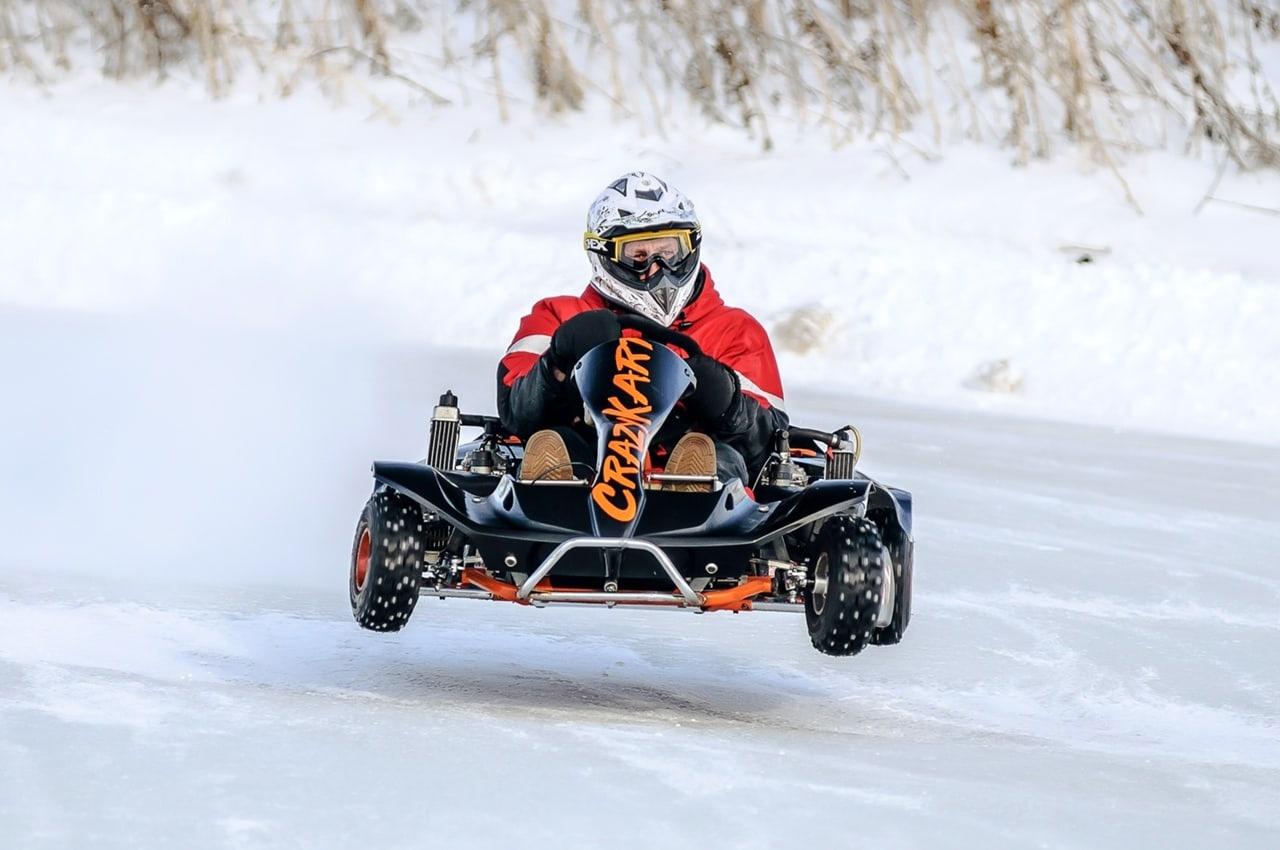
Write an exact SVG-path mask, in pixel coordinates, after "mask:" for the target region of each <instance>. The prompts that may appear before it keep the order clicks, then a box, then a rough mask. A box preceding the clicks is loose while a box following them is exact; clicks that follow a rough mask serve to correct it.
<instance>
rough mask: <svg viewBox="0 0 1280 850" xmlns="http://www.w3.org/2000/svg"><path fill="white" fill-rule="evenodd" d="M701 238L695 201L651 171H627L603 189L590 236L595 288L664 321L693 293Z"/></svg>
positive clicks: (590, 219) (591, 215)
mask: <svg viewBox="0 0 1280 850" xmlns="http://www.w3.org/2000/svg"><path fill="white" fill-rule="evenodd" d="M701 244H702V229H701V226H700V225H699V224H698V214H697V213H696V212H694V209H693V202H692V201H690V200H689V199H688V198H686V197H685V196H684V195H683V194H681V192H680V191H679V190H678V189H675V188H673V187H671V186H668V185H667V184H666V183H664V182H663V181H662V180H660V179H658V178H657V177H655V176H653V175H652V174H646V173H645V172H643V171H633V172H630V173H629V174H624V175H622V176H621V177H619V178H618V179H617V180H615V181H613V182H612V183H610V184H609V186H608V187H607V188H606V189H605V190H604V191H603V192H601V193H600V196H599V197H597V198H596V199H595V201H594V202H593V203H592V204H591V209H590V210H589V211H588V212H587V232H586V233H585V234H584V235H583V239H582V246H583V247H584V248H585V249H586V251H587V258H588V259H590V261H591V270H592V273H593V274H592V277H591V286H592V288H594V289H595V290H596V291H597V292H599V293H600V294H601V295H602V296H604V297H605V298H606V299H607V300H609V301H612V302H613V303H615V304H617V305H619V306H621V307H625V308H627V309H628V310H632V311H634V312H636V313H639V314H640V315H642V316H645V317H647V318H650V319H653V320H654V321H655V322H658V323H660V324H662V325H670V324H671V323H672V322H674V321H675V319H676V316H678V315H680V311H681V310H683V309H684V308H685V305H687V304H688V303H689V302H690V301H692V300H693V296H694V294H695V291H696V290H697V278H698V269H699V267H700V264H699V259H698V257H699V247H700V246H701Z"/></svg>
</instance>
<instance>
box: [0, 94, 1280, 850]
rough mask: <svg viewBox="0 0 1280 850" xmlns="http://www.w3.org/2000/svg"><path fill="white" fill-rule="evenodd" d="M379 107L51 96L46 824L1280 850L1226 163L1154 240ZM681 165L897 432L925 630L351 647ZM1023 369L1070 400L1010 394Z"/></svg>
mask: <svg viewBox="0 0 1280 850" xmlns="http://www.w3.org/2000/svg"><path fill="white" fill-rule="evenodd" d="M366 112H367V110H365V109H363V108H362V107H361V106H360V105H359V104H355V103H351V104H348V105H347V106H345V107H342V108H340V109H337V110H333V109H330V108H329V107H328V106H327V105H323V104H321V103H319V102H317V101H313V100H309V99H308V97H307V96H306V95H305V94H302V95H299V96H298V97H296V98H293V99H291V100H287V101H283V102H270V103H265V104H263V103H258V102H256V100H255V99H253V98H250V97H247V96H244V95H243V94H242V93H241V94H237V95H235V96H233V97H231V98H229V99H228V100H226V101H223V102H217V103H210V102H208V101H206V100H205V99H204V98H203V97H202V96H196V95H194V94H193V93H192V92H191V91H190V89H189V88H183V87H181V86H176V85H174V86H165V87H160V88H156V89H152V88H150V87H144V86H138V87H126V86H106V85H105V84H101V83H97V82H91V81H87V80H81V81H78V82H72V83H68V84H66V85H64V86H62V87H60V88H59V89H58V91H57V93H56V95H54V96H51V97H46V96H44V95H42V94H40V93H38V92H36V91H35V90H32V89H26V88H21V87H14V88H5V87H3V84H0V115H3V116H4V120H3V121H0V192H3V195H4V198H5V203H4V204H3V205H0V256H3V257H4V258H5V274H4V275H3V276H2V277H0V393H2V394H3V395H2V396H0V397H2V398H3V399H4V409H3V415H2V416H0V518H2V519H0V533H2V534H3V539H4V540H5V551H4V554H3V555H0V837H2V838H3V840H0V845H4V846H6V847H7V846H15V847H23V848H25V847H68V848H70V847H83V846H89V845H92V846H95V847H161V846H174V845H180V846H183V847H280V846H299V847H350V846H356V845H359V846H379V847H411V846H412V847H417V846H423V845H433V844H447V845H448V846H450V847H462V848H465V847H498V846H513V845H517V846H522V847H523V846H527V847H544V846H545V847H553V846H554V847H568V848H572V847H596V846H600V844H602V843H604V842H605V841H607V842H608V843H609V844H610V845H613V846H618V847H623V848H626V847H652V846H655V845H661V846H669V847H692V846H707V845H709V844H710V845H715V846H720V845H724V846H737V847H789V846H845V845H851V844H853V843H858V844H863V843H865V844H867V845H869V846H877V847H920V846H946V847H950V846H988V847H1027V846H1047V847H1055V848H1059V847H1068V848H1069V847H1081V848H1084V847H1088V848H1100V847H1134V846H1160V847H1195V846H1204V845H1206V844H1209V843H1212V844H1213V845H1215V846H1229V847H1241V848H1253V847H1257V848H1269V847H1274V846H1276V844H1277V841H1280V808H1278V807H1277V806H1276V800H1277V799H1280V743H1278V742H1280V673H1277V671H1278V670H1280V663H1278V662H1280V657H1278V655H1277V647H1278V646H1280V642H1278V639H1280V572H1278V571H1277V565H1276V553H1277V552H1280V521H1278V518H1280V449H1278V448H1277V447H1276V446H1275V442H1276V437H1275V435H1276V433H1277V428H1276V425H1277V424H1278V423H1280V384H1277V383H1276V382H1274V381H1272V380H1268V376H1269V375H1270V367H1271V365H1272V364H1273V363H1274V362H1276V356H1277V354H1280V351H1277V342H1276V337H1275V334H1274V333H1273V326H1274V324H1275V320H1276V319H1277V317H1280V309H1278V308H1280V303H1278V302H1280V295H1277V292H1280V290H1278V289H1277V270H1280V264H1277V261H1276V260H1275V254H1274V250H1273V248H1272V244H1273V243H1274V236H1275V233H1276V232H1277V231H1276V230H1275V228H1276V226H1277V225H1276V221H1277V220H1276V219H1274V218H1271V217H1268V216H1266V215H1263V214H1259V213H1249V212H1246V211H1244V210H1240V209H1237V208H1232V207H1228V206H1226V205H1223V204H1216V203H1210V204H1207V205H1206V206H1205V207H1204V208H1203V209H1202V210H1201V212H1200V213H1199V215H1195V214H1194V212H1193V210H1194V207H1195V206H1196V204H1197V202H1198V201H1199V200H1200V197H1201V196H1202V195H1203V194H1204V191H1205V189H1207V187H1208V184H1209V182H1210V180H1211V179H1212V168H1211V165H1210V164H1209V163H1197V162H1194V161H1191V160H1185V159H1180V158H1174V157H1171V156H1164V155H1151V156H1148V157H1145V158H1137V159H1135V160H1133V161H1132V162H1130V163H1128V164H1127V165H1126V177H1127V178H1128V180H1129V181H1130V183H1131V184H1132V185H1133V187H1134V191H1135V193H1136V194H1137V195H1138V197H1139V200H1140V201H1141V202H1142V205H1143V209H1144V211H1145V215H1144V216H1142V217H1138V216H1136V215H1135V214H1134V212H1133V211H1132V210H1131V209H1129V208H1128V207H1127V206H1126V204H1125V202H1124V201H1123V198H1122V196H1121V195H1120V194H1119V193H1118V191H1117V190H1116V189H1115V187H1114V185H1113V184H1112V183H1110V182H1108V181H1109V180H1110V179H1111V178H1109V177H1108V176H1107V175H1106V174H1097V173H1092V172H1090V171H1089V169H1088V168H1087V167H1084V166H1082V165H1081V164H1079V163H1074V162H1070V161H1058V162H1055V163H1049V164H1044V163H1042V164H1037V165H1035V166H1032V167H1029V168H1026V169H1019V170H1015V169H1010V168H1009V167H1008V163H1007V157H1006V155H1005V154H1004V153H1000V152H990V151H985V150H982V149H977V148H961V147H957V148H953V149H948V151H947V153H946V156H945V158H943V159H942V160H941V161H938V162H926V161H924V160H923V159H921V158H919V157H913V156H906V155H904V154H903V153H902V152H900V151H899V152H896V154H895V156H896V157H897V158H898V162H899V165H900V166H901V168H902V169H905V170H906V172H907V174H908V175H909V179H906V178H904V177H903V176H902V174H901V172H900V171H899V166H895V165H894V164H893V162H892V161H891V160H890V157H889V154H888V153H887V152H886V151H884V150H882V149H879V148H877V147H874V146H852V147H848V148H843V149H841V150H838V151H834V152H832V151H829V150H826V149H823V148H822V147H820V146H816V145H814V144H811V143H807V142H805V141H803V140H795V141H793V142H792V143H791V144H790V145H783V146H781V149H780V151H778V152H776V153H774V154H771V155H767V156H766V155H762V154H760V153H758V152H757V151H756V150H754V149H753V148H752V147H751V146H750V143H748V142H745V141H743V140H741V139H739V138H737V137H736V136H735V135H733V134H732V133H731V132H729V131H723V130H716V129H706V130H705V131H704V130H703V129H702V128H698V132H697V133H695V134H690V136H689V138H687V139H680V140H667V141H664V140H662V139H660V138H657V137H650V136H643V135H639V134H637V133H636V132H635V130H634V128H630V129H626V128H623V129H619V128H614V127H611V126H610V125H606V124H604V123H603V122H599V121H595V120H593V116H586V117H584V118H579V119H571V120H556V121H547V122H544V123H543V124H542V125H541V126H537V127H535V126H534V124H533V123H532V122H531V121H529V120H528V119H527V116H526V117H525V118H520V117H519V116H517V118H518V120H516V121H515V122H514V123H512V124H511V125H508V126H503V125H500V124H499V123H497V122H496V120H495V119H494V118H493V116H492V115H490V114H488V113H487V112H486V110H485V109H484V108H481V107H479V106H474V107H471V108H461V107H460V108H458V109H454V110H444V111H435V112H433V111H426V110H423V109H421V108H410V107H409V106H403V107H400V108H397V109H395V110H393V113H394V114H393V116H392V117H393V118H394V120H388V117H387V115H388V112H387V111H386V110H383V111H381V112H380V113H379V115H378V116H377V117H373V118H367V116H366ZM366 118H367V120H365V119H366ZM636 166H641V167H650V168H653V169H655V170H657V171H659V172H660V173H662V174H663V175H664V176H667V177H668V178H670V179H671V180H673V181H675V182H677V183H679V184H680V185H682V186H684V187H685V188H686V190H687V191H688V193H689V194H690V195H691V196H693V198H694V200H695V202H697V203H698V204H699V207H700V209H701V211H702V214H703V218H704V221H705V223H706V228H707V242H706V245H707V247H706V257H707V262H708V263H709V264H710V265H711V267H712V268H713V269H714V270H715V273H716V275H717V280H718V282H719V285H720V286H721V288H722V289H723V290H724V292H725V294H726V297H727V298H728V299H729V300H730V301H731V302H732V303H735V304H739V305H742V306H745V307H748V308H749V309H751V310H752V311H753V312H755V313H756V314H757V315H759V316H761V317H762V319H763V320H765V321H766V323H767V324H768V325H769V326H770V328H771V330H772V331H773V333H774V336H775V339H779V340H783V339H789V340H790V342H788V346H789V347H790V349H792V350H784V351H782V365H783V372H784V379H785V381H786V383H787V389H788V403H789V408H790V409H791V410H792V412H793V416H794V418H795V419H796V420H797V421H800V422H803V423H806V424H812V425H816V426H819V427H821V426H835V425H840V424H844V423H845V422H848V421H854V422H856V423H857V424H858V425H859V426H860V427H861V428H862V429H863V431H864V434H865V436H866V440H867V450H866V454H865V457H864V463H863V467H864V468H865V469H866V470H868V471H869V472H871V473H873V474H875V475H877V476H879V477H881V478H883V479H884V480H886V481H888V482H892V483H894V484H897V485H900V486H903V487H906V488H909V489H911V490H912V491H913V492H914V494H915V497H916V505H917V520H916V533H917V538H918V553H917V563H918V568H919V570H918V575H917V589H916V592H917V597H916V619H915V620H914V622H913V625H912V627H911V630H910V631H909V632H908V634H907V639H906V641H905V642H904V643H903V644H901V645H900V646H897V647H892V648H873V649H870V650H868V651H866V652H865V653H863V654H862V655H860V656H858V657H857V658H855V659H833V658H827V657H825V656H821V655H819V654H818V653H816V652H815V651H814V650H813V649H812V648H811V647H810V646H809V645H808V640H807V638H806V636H805V632H804V625H803V622H802V621H801V620H800V619H798V618H795V617H793V616H789V615H784V614H763V613H761V614H755V615H740V616H733V615H728V614H724V615H706V616H695V615H692V614H686V613H671V612H634V611H617V610H615V611H608V612H605V611H594V610H593V611H579V610H566V609H550V610H546V611H536V610H526V609H519V608H516V607H515V606H503V605H497V604H490V603H479V602H472V601H464V600H447V601H440V600H424V601H423V602H422V604H421V605H420V606H419V608H418V610H417V611H416V613H415V614H414V618H413V621H412V622H411V623H410V625H409V627H408V628H407V629H406V630H405V631H404V632H402V633H399V634H396V635H381V634H371V633H367V632H362V631H360V630H359V629H358V628H357V627H356V626H355V625H354V623H352V622H351V618H350V612H349V607H348V605H347V600H346V599H345V598H344V585H345V573H346V569H347V563H346V562H347V556H348V552H349V547H350V542H351V541H350V534H351V530H352V526H353V523H354V518H355V516H356V515H357V513H358V510H359V507H360V505H361V503H362V501H363V499H364V498H365V496H366V495H367V493H368V490H369V478H368V466H369V463H370V461H371V460H372V459H374V458H413V457H418V456H420V455H421V453H422V448H423V444H424V442H425V420H426V417H427V415H428V411H429V407H430V404H431V403H432V401H433V399H434V397H435V396H436V395H437V394H438V393H439V392H441V391H442V390H443V389H445V388H446V387H452V388H453V389H455V390H456V391H457V392H458V393H459V395H460V396H461V398H462V400H463V402H464V406H465V407H467V408H468V409H470V410H477V411H480V410H486V409H489V408H490V405H491V393H492V385H491V381H492V374H493V372H492V370H493V363H494V361H495V359H496V356H497V353H498V352H499V351H501V350H503V348H505V346H506V344H507V342H508V340H509V336H510V334H511V332H512V329H513V327H514V324H515V321H516V320H517V319H518V316H519V315H520V314H521V313H522V312H523V311H524V310H525V309H527V307H528V306H529V304H530V303H531V302H532V301H533V300H534V299H535V298H536V297H540V296H541V295H543V294H546V293H549V292H557V291H558V292H563V291H575V290H577V289H579V288H580V287H581V286H582V285H583V283H584V281H585V274H586V268H587V266H586V262H585V260H584V259H583V258H582V256H581V254H580V248H579V246H578V241H577V240H578V234H579V232H580V230H581V227H582V221H581V220H582V217H583V212H584V206H585V203H586V201H587V200H589V198H590V197H592V196H593V194H594V192H595V191H597V190H598V189H599V187H600V186H601V185H603V183H604V182H606V181H607V180H609V179H611V178H612V177H614V176H616V174H617V173H621V172H622V171H624V170H626V169H628V168H631V167H636ZM1217 194H1218V196H1219V197H1226V198H1231V199H1234V200H1238V201H1241V202H1245V203H1254V204H1257V205H1260V206H1266V205H1272V206H1274V205H1275V203H1276V200H1275V199H1276V198H1278V197H1280V181H1278V180H1277V178H1276V177H1274V176H1267V175H1234V174H1233V175H1228V176H1227V177H1226V178H1225V179H1224V180H1223V183H1222V186H1220V187H1219V189H1218V191H1217ZM1064 245H1077V246H1088V247H1092V248H1104V247H1105V248H1108V249H1109V251H1107V252H1100V251H1099V252H1095V253H1094V258H1095V262H1092V263H1089V264H1083V265H1081V264H1077V263H1075V262H1074V260H1075V259H1076V258H1077V256H1078V255H1079V253H1080V251H1079V250H1077V249H1073V250H1072V251H1070V252H1064V251H1063V250H1062V246H1064ZM446 317H449V319H450V320H449V321H445V318H446ZM796 328H801V329H804V328H808V329H816V331H817V336H818V339H819V341H820V344H819V345H817V346H816V347H814V348H812V349H811V350H809V351H800V350H798V349H800V348H802V347H803V345H802V344H801V342H802V341H803V340H802V337H803V334H800V335H796V334H793V333H791V332H790V331H793V330H794V329H796ZM780 347H781V343H780ZM1002 359H1003V360H1007V361H1008V367H1007V368H1005V369H1003V370H1001V369H998V368H995V369H989V370H988V373H989V375H990V378H989V380H988V381H986V383H987V384H991V385H993V386H997V387H999V386H1004V387H1005V388H1006V389H1013V388H1014V387H1015V386H1017V387H1019V388H1018V389H1016V390H1014V391H1011V392H986V391H981V390H975V389H971V388H970V386H971V385H974V384H975V381H974V380H973V378H974V375H975V373H977V372H979V371H980V370H982V369H984V368H985V367H987V366H988V365H989V364H991V363H992V362H994V361H999V360H1002ZM983 383H984V382H983V381H981V380H979V381H977V382H976V384H977V385H979V386H981V385H983ZM1156 432H1165V433H1156ZM1204 435H1208V436H1210V437H1212V438H1213V439H1206V438H1205V436H1204Z"/></svg>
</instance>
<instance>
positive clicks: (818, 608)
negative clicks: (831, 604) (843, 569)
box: [809, 552, 830, 614]
mask: <svg viewBox="0 0 1280 850" xmlns="http://www.w3.org/2000/svg"><path fill="white" fill-rule="evenodd" d="M829 563H830V562H829V561H828V559H827V553H826V552H823V553H822V554H821V555H819V556H818V560H817V561H815V562H814V564H813V589H812V590H810V591H809V595H810V596H811V597H812V598H813V613H815V614H821V613H822V609H823V608H826V607H827V575H828V564H829Z"/></svg>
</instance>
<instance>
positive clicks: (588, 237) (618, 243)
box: [582, 227, 702, 263]
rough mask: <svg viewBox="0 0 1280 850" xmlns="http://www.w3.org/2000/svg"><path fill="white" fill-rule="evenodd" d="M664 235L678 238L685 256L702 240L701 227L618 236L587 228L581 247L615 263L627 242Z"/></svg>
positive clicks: (658, 237)
mask: <svg viewBox="0 0 1280 850" xmlns="http://www.w3.org/2000/svg"><path fill="white" fill-rule="evenodd" d="M665 236H674V237H676V238H677V239H679V240H680V244H681V245H682V246H684V253H685V256H686V257H687V256H689V255H690V254H692V253H693V251H694V249H695V248H697V247H698V245H699V244H701V242H702V229H701V228H697V227H695V228H693V229H692V230H691V229H689V228H687V227H684V228H672V229H670V230H643V231H638V232H636V233H622V234H619V235H618V236H611V237H610V236H601V235H600V234H598V233H593V232H591V231H590V230H588V231H587V232H586V233H584V234H582V247H583V248H586V249H587V250H588V251H591V252H592V253H595V254H599V255H600V256H602V257H607V258H609V259H610V260H613V261H614V262H615V263H616V262H619V261H621V259H622V248H623V246H624V245H626V244H627V243H628V242H643V241H645V240H647V239H661V238H663V237H665Z"/></svg>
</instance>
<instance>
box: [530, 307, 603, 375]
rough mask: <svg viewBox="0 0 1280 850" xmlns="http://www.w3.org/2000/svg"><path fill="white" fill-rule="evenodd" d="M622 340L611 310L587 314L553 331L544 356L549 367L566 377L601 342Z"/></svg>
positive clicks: (591, 311) (577, 316)
mask: <svg viewBox="0 0 1280 850" xmlns="http://www.w3.org/2000/svg"><path fill="white" fill-rule="evenodd" d="M620 336H622V326H621V325H619V324H618V317H617V316H615V315H614V314H613V311H612V310H604V309H601V310H588V311H587V312H585V313H579V314H578V315H576V316H574V317H573V318H571V319H569V320H568V321H566V322H565V323H564V324H562V325H560V327H558V328H556V332H555V334H553V335H552V337H551V346H550V348H548V349H547V355H548V357H549V359H550V360H551V364H552V365H553V366H555V367H556V368H557V369H559V370H560V371H561V372H564V373H565V374H568V373H569V370H571V369H572V368H573V365H574V364H575V363H577V362H578V361H579V360H580V359H581V358H582V355H584V354H586V353H587V352H588V351H590V350H591V349H593V348H595V347H596V346H597V345H599V344H600V343H602V342H609V341H610V340H614V339H617V338H618V337H620Z"/></svg>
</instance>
